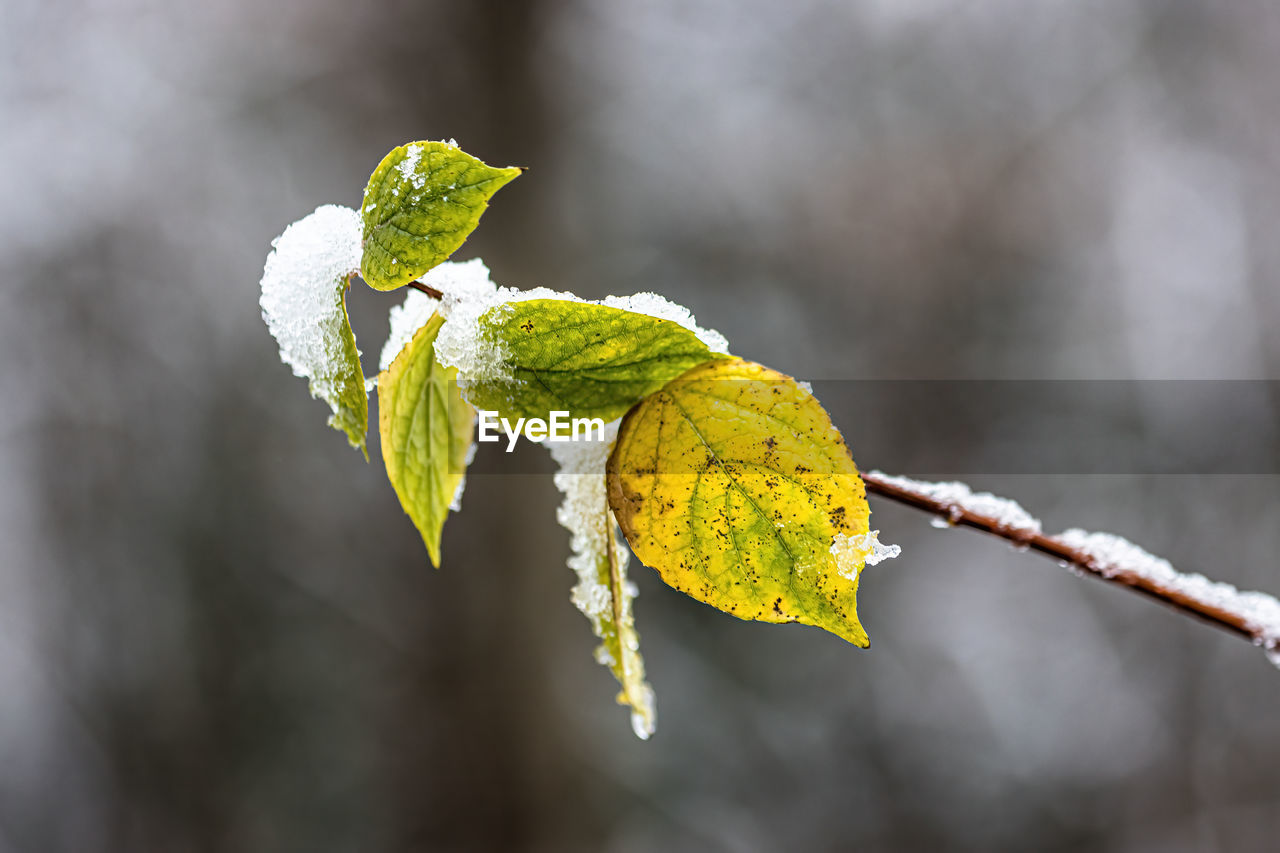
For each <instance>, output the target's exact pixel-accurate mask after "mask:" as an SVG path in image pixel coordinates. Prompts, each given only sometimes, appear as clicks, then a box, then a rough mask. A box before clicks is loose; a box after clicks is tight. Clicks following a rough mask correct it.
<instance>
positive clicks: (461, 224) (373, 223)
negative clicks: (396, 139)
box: [360, 142, 520, 290]
mask: <svg viewBox="0 0 1280 853" xmlns="http://www.w3.org/2000/svg"><path fill="white" fill-rule="evenodd" d="M519 174H520V170H519V169H517V168H514V167H510V168H506V169H495V168H494V167H492V166H488V165H485V164H484V163H482V162H481V161H479V160H477V159H476V158H475V157H472V156H471V155H470V154H467V153H465V152H463V151H462V150H461V149H459V148H458V147H457V146H456V145H452V144H450V143H446V142H410V143H409V144H407V145H401V146H400V147H399V148H396V149H393V150H392V151H391V153H390V154H388V155H387V156H386V157H384V158H383V159H382V162H381V163H379V164H378V168H376V169H374V170H373V174H372V175H371V176H370V177H369V184H368V186H366V187H365V191H364V204H363V206H362V207H361V210H360V213H361V216H362V217H363V221H364V234H363V243H364V255H363V257H362V258H361V261H360V275H361V277H362V278H364V280H365V282H366V283H368V285H369V286H370V287H372V288H374V289H375V290H395V289H396V288H397V287H402V286H404V285H406V284H408V283H409V282H411V281H413V280H414V279H416V278H418V277H419V276H421V275H422V274H423V273H425V272H427V271H428V270H430V269H431V268H432V267H434V266H436V265H437V264H439V263H440V262H442V261H444V260H445V259H447V258H448V257H449V256H450V255H452V254H453V253H454V252H455V251H457V249H458V247H459V246H461V245H462V243H463V242H464V241H465V240H466V239H467V236H468V235H470V234H471V232H472V231H473V230H475V227H476V225H477V223H479V221H480V215H481V214H482V213H484V211H485V209H486V208H487V207H488V206H489V197H490V196H492V195H493V194H494V193H496V192H497V191H498V190H500V189H501V188H502V187H503V186H505V185H506V184H507V183H508V182H509V181H510V180H511V179H513V178H515V177H516V176H517V175H519Z"/></svg>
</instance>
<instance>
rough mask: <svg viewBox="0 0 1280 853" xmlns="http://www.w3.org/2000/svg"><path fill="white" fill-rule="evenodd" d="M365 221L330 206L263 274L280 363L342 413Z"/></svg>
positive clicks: (285, 239) (293, 235)
mask: <svg viewBox="0 0 1280 853" xmlns="http://www.w3.org/2000/svg"><path fill="white" fill-rule="evenodd" d="M360 232H361V224H360V214H359V213H358V212H357V211H354V210H352V209H351V208H349V207H342V206H340V205H336V204H326V205H322V206H321V207H318V208H316V210H315V212H314V213H312V214H310V215H309V216H306V217H304V218H302V219H300V220H298V221H297V222H295V223H293V224H292V225H290V226H289V227H288V228H286V229H285V231H284V233H283V234H281V235H280V236H279V237H277V238H276V239H275V240H273V241H272V242H271V245H272V247H273V248H272V251H271V254H269V255H268V256H267V262H266V265H265V266H264V267H263V270H262V282H261V283H262V297H261V300H260V304H261V306H262V319H263V320H265V321H266V323H267V328H268V329H270V330H271V334H272V336H273V337H274V338H275V339H276V343H278V344H279V345H280V359H281V360H282V361H283V362H284V363H285V364H287V365H289V366H290V367H291V368H293V372H294V375H296V376H301V377H303V378H305V379H309V380H310V384H311V394H312V396H315V397H321V398H323V399H324V400H325V401H326V402H327V403H328V404H329V406H330V408H332V409H333V411H334V413H335V415H336V414H337V412H338V408H339V404H338V396H339V394H340V392H341V389H342V385H343V383H344V381H345V380H346V379H347V378H348V377H347V376H346V374H347V372H348V371H349V365H347V363H346V362H345V361H344V360H343V355H344V352H345V350H344V344H343V337H342V333H343V328H344V325H345V323H346V314H345V312H344V311H343V307H342V297H343V293H344V291H345V290H346V287H347V279H348V278H349V277H350V276H351V275H352V274H354V273H356V272H358V271H359V270H360V253H361V247H360Z"/></svg>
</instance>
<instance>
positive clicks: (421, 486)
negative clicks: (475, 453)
mask: <svg viewBox="0 0 1280 853" xmlns="http://www.w3.org/2000/svg"><path fill="white" fill-rule="evenodd" d="M443 324H444V319H443V318H441V317H440V315H438V314H433V315H432V316H431V319H430V320H428V321H427V323H426V324H425V325H424V326H423V327H422V328H421V329H419V330H418V331H417V333H416V334H414V336H413V339H412V340H410V341H409V343H408V344H407V345H406V346H405V347H404V349H403V350H401V351H400V354H399V355H398V356H396V358H395V360H394V361H393V362H391V366H390V367H389V368H387V369H386V370H384V371H383V372H382V373H380V374H378V428H379V432H380V434H381V436H382V460H383V462H385V463H386V466H387V477H388V479H390V480H391V486H392V488H394V489H395V491H396V496H397V497H399V498H400V505H401V506H403V507H404V511H405V512H407V513H408V514H409V517H410V518H412V519H413V523H414V525H416V526H417V528H418V532H419V533H421V534H422V541H423V542H425V543H426V546H427V553H428V555H429V556H430V557H431V564H432V565H434V566H436V567H439V566H440V533H441V531H442V529H443V528H444V520H445V516H446V515H448V512H449V509H450V505H451V504H452V503H453V502H454V499H455V496H456V495H457V494H458V491H459V489H460V487H461V485H462V482H463V477H464V474H465V471H466V466H467V454H468V452H469V450H470V448H471V443H472V434H473V432H474V429H475V411H474V410H473V409H472V408H471V406H469V405H468V404H467V403H466V402H465V401H464V400H463V399H462V397H461V395H459V393H458V386H457V382H455V381H454V376H455V373H456V371H454V370H453V369H452V368H446V367H444V366H443V365H441V364H439V363H437V362H436V358H435V352H434V351H433V349H432V345H433V344H434V343H435V339H436V334H437V333H438V332H439V331H440V327H441V326H442V325H443Z"/></svg>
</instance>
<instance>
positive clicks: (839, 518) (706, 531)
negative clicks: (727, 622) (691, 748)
mask: <svg viewBox="0 0 1280 853" xmlns="http://www.w3.org/2000/svg"><path fill="white" fill-rule="evenodd" d="M607 470H608V481H609V504H610V506H611V507H612V508H613V511H614V513H615V515H616V516H617V519H618V523H619V524H620V525H621V527H622V530H623V533H624V534H625V535H626V537H627V540H628V541H629V542H630V543H631V547H632V549H633V550H634V551H635V552H636V556H638V557H639V558H640V559H641V561H643V562H644V563H645V564H647V565H649V566H652V567H653V568H655V569H657V570H658V572H659V573H660V574H661V575H662V579H663V580H664V581H666V583H667V584H669V585H670V586H673V587H675V588H676V589H678V590H680V591H682V592H685V593H687V594H688V595H690V596H692V597H693V598H696V599H697V600H699V601H702V602H705V603H707V604H710V605H712V606H713V607H716V608H718V609H720V610H723V611H725V612H727V613H731V614H733V615H734V616H737V617H739V618H740V619H751V620H758V621H762V622H800V623H803V624H805V625H816V626H817V627H819V628H823V629H825V630H827V631H830V632H832V633H834V634H836V635H838V636H840V637H843V638H844V639H845V640H848V641H849V642H851V643H853V644H854V645H857V646H863V647H866V646H868V645H869V644H870V641H869V640H868V639H867V635H866V632H865V631H864V630H863V628H862V625H861V624H860V623H859V621H858V615H857V591H858V575H859V572H860V571H861V569H862V567H863V564H864V561H865V560H866V557H867V556H868V555H869V554H871V553H872V552H873V550H874V548H875V542H874V534H871V533H870V531H869V530H868V518H869V515H870V510H869V508H868V507H867V500H866V493H865V490H864V488H863V485H862V478H861V477H859V476H858V469H857V467H856V466H855V465H854V463H853V459H852V458H851V457H850V455H849V450H848V448H847V447H846V446H845V443H844V439H843V438H841V436H840V433H839V432H838V431H837V430H836V428H835V427H834V426H832V424H831V420H830V418H828V416H827V413H826V412H825V411H824V410H823V408H822V406H821V405H820V404H819V403H818V401H817V400H816V399H814V397H813V395H812V394H811V393H809V392H808V391H807V390H805V389H804V388H802V387H801V386H800V385H799V384H797V383H796V381H795V380H794V379H792V378H791V377H789V376H784V375H783V374H781V373H777V372H776V371H773V370H770V369H768V368H766V367H763V366H761V365H758V364H754V363H752V362H748V361H743V360H742V359H737V358H733V359H725V360H718V361H710V362H707V363H706V364H702V365H699V366H697V367H695V368H693V369H692V370H689V371H687V372H686V373H684V374H683V375H681V376H679V377H677V378H676V379H673V380H672V381H671V382H669V383H667V384H666V386H664V387H663V388H662V389H661V390H660V391H658V392H656V393H654V394H652V395H651V396H649V397H647V398H646V399H645V400H644V401H642V402H641V403H639V404H638V405H637V406H635V407H634V408H633V409H632V410H631V411H630V412H629V413H628V414H627V416H626V417H625V418H624V419H623V421H622V426H621V428H620V431H619V434H618V441H617V445H616V447H615V448H614V451H613V454H612V455H611V456H610V457H609V463H608V469H607Z"/></svg>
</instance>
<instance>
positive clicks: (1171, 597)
mask: <svg viewBox="0 0 1280 853" xmlns="http://www.w3.org/2000/svg"><path fill="white" fill-rule="evenodd" d="M862 479H863V482H865V483H866V486H867V492H868V493H870V494H875V495H879V496H881V497H884V498H888V499H889V500H893V501H897V502H898V503H901V504H904V505H906V506H909V507H913V508H915V509H919V510H923V511H925V512H928V513H930V514H932V515H936V516H939V517H941V518H944V519H946V520H947V521H948V522H949V523H950V524H952V525H957V526H960V527H972V528H974V529H975V530H981V531H982V532H984V533H989V534H991V535H992V536H997V537H999V538H1001V539H1004V540H1006V541H1008V542H1011V543H1013V544H1014V545H1015V546H1017V547H1019V548H1025V549H1030V550H1032V551H1038V552H1039V553H1041V554H1044V555H1045V556H1048V557H1052V558H1054V559H1055V560H1057V561H1059V562H1060V563H1062V564H1064V565H1066V566H1069V567H1074V568H1075V569H1076V570H1078V571H1079V572H1081V573H1083V574H1088V575H1092V576H1093V577H1096V578H1099V579H1101V580H1104V581H1109V582H1111V583H1115V584H1120V585H1121V586H1126V587H1128V588H1129V589H1132V590H1134V591H1136V592H1139V593H1142V594H1143V595H1145V596H1147V597H1149V598H1153V599H1155V600H1157V601H1159V602H1161V603H1163V604H1166V605H1168V606H1169V607H1172V608H1174V609H1175V610H1178V611H1181V612H1182V613H1186V614H1189V615H1192V616H1195V617H1197V618H1199V619H1203V620H1204V621H1206V622H1209V623H1210V624H1213V625H1216V626H1217V627H1219V628H1222V629H1223V630H1225V631H1228V632H1230V633H1233V634H1235V635H1236V636H1239V637H1243V638H1245V639H1247V640H1249V641H1251V642H1252V643H1253V644H1254V645H1257V646H1261V647H1263V649H1264V650H1266V651H1268V653H1269V655H1274V654H1277V653H1280V641H1278V640H1277V637H1276V636H1275V635H1274V626H1270V625H1267V624H1261V623H1259V622H1257V621H1255V620H1252V619H1250V618H1248V615H1247V614H1245V613H1242V612H1240V611H1238V610H1233V609H1231V608H1229V607H1224V606H1220V605H1219V604H1217V603H1215V602H1213V601H1209V600H1206V597H1205V596H1196V595H1194V594H1192V593H1190V592H1188V591H1187V590H1185V589H1178V588H1175V587H1174V586H1173V585H1170V584H1167V583H1163V582H1161V581H1160V580H1159V579H1157V578H1152V577H1149V576H1147V575H1145V574H1143V573H1140V572H1138V571H1134V570H1131V569H1127V568H1124V567H1123V566H1119V567H1118V566H1116V565H1115V564H1113V563H1109V562H1107V561H1105V560H1103V559H1100V558H1099V557H1098V556H1097V555H1095V554H1091V553H1088V552H1087V551H1085V550H1082V549H1081V548H1078V547H1074V546H1072V545H1070V544H1068V543H1067V542H1065V541H1063V539H1062V538H1060V537H1057V536H1048V535H1045V534H1044V533H1041V532H1040V531H1039V530H1037V529H1033V528H1031V527H1028V526H1025V525H1017V524H1010V523H1009V522H1008V521H1004V520H1002V519H1000V518H998V517H995V516H991V515H985V514H982V513H980V512H976V511H975V510H974V509H973V508H971V507H967V506H965V505H964V503H963V502H961V501H955V500H948V499H946V498H945V497H938V496H936V495H934V494H930V493H929V491H928V490H927V489H922V488H915V487H914V486H917V485H918V486H928V485H930V484H913V483H912V481H908V480H903V479H902V478H898V477H891V476H888V475H885V474H882V473H881V472H879V471H871V472H863V474H862ZM1184 577H1185V576H1184ZM1233 591H1234V590H1233ZM1241 595H1260V594H1257V593H1242V594H1241Z"/></svg>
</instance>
